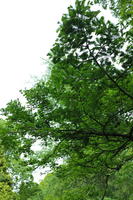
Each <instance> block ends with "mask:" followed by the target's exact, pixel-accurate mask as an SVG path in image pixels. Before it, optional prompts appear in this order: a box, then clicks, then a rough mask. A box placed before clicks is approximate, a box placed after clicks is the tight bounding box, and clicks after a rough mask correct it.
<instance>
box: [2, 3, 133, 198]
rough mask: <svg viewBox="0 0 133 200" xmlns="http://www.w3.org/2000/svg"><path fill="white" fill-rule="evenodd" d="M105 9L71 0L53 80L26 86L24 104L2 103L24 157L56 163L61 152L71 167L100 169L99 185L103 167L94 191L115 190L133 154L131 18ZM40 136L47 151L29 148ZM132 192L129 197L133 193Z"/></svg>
mask: <svg viewBox="0 0 133 200" xmlns="http://www.w3.org/2000/svg"><path fill="white" fill-rule="evenodd" d="M112 2H113V1H112ZM99 13H100V11H92V10H91V4H89V3H88V1H76V4H75V8H73V7H69V8H68V14H65V15H63V17H62V21H61V23H60V26H59V29H58V37H57V40H56V42H55V44H54V45H53V48H52V49H51V51H50V52H49V58H50V60H51V62H52V65H53V66H52V69H51V74H50V77H49V79H48V81H43V80H41V81H39V82H38V83H37V84H35V86H34V87H33V88H31V89H29V90H25V91H23V95H24V96H25V98H26V100H27V105H26V106H22V105H21V103H20V102H19V100H16V101H11V102H10V103H9V104H8V105H7V107H6V108H5V109H3V113H4V114H5V116H6V117H7V123H8V127H9V128H10V131H11V132H12V133H13V137H16V139H14V140H15V142H16V141H17V142H19V145H17V150H16V152H17V153H18V154H19V156H20V155H21V154H22V153H23V155H24V156H25V157H27V160H26V161H25V165H27V166H28V167H31V166H34V167H37V166H39V165H45V164H50V165H51V166H52V167H53V168H54V169H58V167H59V166H58V159H60V158H63V159H64V160H65V162H66V166H68V168H67V170H68V171H69V170H70V168H72V169H78V168H80V169H81V172H82V173H83V171H85V173H86V174H92V175H94V176H92V180H93V181H94V184H92V185H93V189H95V186H96V185H95V183H96V182H97V181H98V178H97V179H95V176H96V177H97V175H98V177H100V181H101V182H100V184H98V186H96V191H94V192H93V189H92V190H91V192H92V198H93V195H95V198H94V199H96V198H98V199H99V198H101V199H104V197H105V196H106V197H108V195H109V194H110V195H112V193H111V192H112V191H113V189H110V191H109V189H108V180H110V179H111V178H112V177H113V176H115V173H116V174H117V173H119V171H121V170H123V169H124V168H125V166H128V165H129V166H130V165H131V164H132V160H133V156H132V144H133V89H132V88H133V58H132V54H133V51H132V39H133V38H132V27H131V23H129V24H128V19H127V18H124V19H123V20H119V22H118V23H117V24H114V23H113V22H111V21H107V22H105V19H104V17H103V16H102V17H99ZM130 22H131V21H130ZM38 139H41V140H42V141H43V142H44V144H45V147H46V146H47V149H46V150H47V151H45V152H44V154H43V152H41V154H40V156H39V155H37V156H31V155H32V153H33V152H32V151H31V146H32V144H33V143H34V142H35V141H36V140H38ZM51 144H53V145H52V147H51ZM60 171H61V172H60V173H61V174H62V173H63V169H62V167H61V170H60ZM77 176H79V174H78V175H77ZM75 177H76V176H74V178H75ZM117 177H118V179H120V175H118V176H116V179H117ZM52 178H53V176H52ZM89 178H90V177H89ZM55 179H56V178H55ZM74 180H76V178H75V179H74ZM77 180H78V179H77ZM82 180H83V179H82ZM124 180H126V179H124ZM81 182H82V181H81ZM112 182H113V181H112ZM112 182H111V184H112ZM109 183H110V182H109ZM67 184H68V183H67ZM114 184H115V183H114ZM60 187H61V186H60ZM63 187H64V186H63ZM86 187H87V189H86ZM100 187H102V188H103V189H100ZM77 188H79V186H77ZM77 188H76V189H75V190H76V192H75V194H76V193H77V190H78V189H77ZM97 188H98V189H97ZM110 188H113V187H112V185H111V186H110ZM118 188H119V186H118ZM85 190H86V191H87V190H88V183H87V185H86V186H85ZM97 190H98V192H97ZM129 190H131V189H130V186H129ZM83 191H84V189H83ZM109 192H110V193H109ZM72 193H74V191H72ZM81 193H82V194H83V193H84V192H81ZM130 194H131V193H130V192H129V194H127V197H125V199H126V198H127V199H128V198H132V197H131V195H130ZM78 195H80V194H79V193H78ZM88 195H90V193H88ZM113 195H114V196H112V197H111V198H116V199H117V198H118V196H117V194H116V195H115V194H113ZM123 195H124V194H123ZM70 196H71V195H70ZM51 198H52V197H51ZM66 198H67V197H65V199H66ZM75 198H76V197H75ZM85 198H86V199H87V198H88V197H84V198H83V199H85ZM89 198H90V197H89ZM109 198H110V197H109ZM120 198H121V197H120ZM70 199H73V198H72V197H71V198H70ZM77 199H82V197H79V196H78V197H77Z"/></svg>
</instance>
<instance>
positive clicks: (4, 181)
mask: <svg viewBox="0 0 133 200" xmlns="http://www.w3.org/2000/svg"><path fill="white" fill-rule="evenodd" d="M7 170H8V165H7V162H6V159H5V157H4V154H3V151H2V146H1V150H0V199H1V200H16V199H17V196H16V194H15V192H13V187H12V184H13V183H12V180H11V177H10V175H9V173H8V171H7Z"/></svg>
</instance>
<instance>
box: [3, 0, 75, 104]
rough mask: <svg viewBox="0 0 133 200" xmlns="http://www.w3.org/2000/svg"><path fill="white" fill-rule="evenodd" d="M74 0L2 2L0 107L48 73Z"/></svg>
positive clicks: (10, 0) (9, 0) (6, 0)
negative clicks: (58, 31)
mask: <svg viewBox="0 0 133 200" xmlns="http://www.w3.org/2000/svg"><path fill="white" fill-rule="evenodd" d="M71 3H74V0H0V107H3V106H5V105H6V103H7V102H8V101H10V99H14V98H16V97H18V96H19V90H20V89H22V88H24V87H25V86H26V85H27V83H28V82H29V81H30V80H31V77H32V76H40V74H42V73H44V72H45V70H46V66H45V65H44V64H43V61H42V59H41V57H43V58H45V57H46V54H47V53H48V52H49V49H50V47H51V46H52V44H53V43H54V41H55V39H56V29H57V27H58V24H57V22H58V21H60V19H61V16H62V14H63V13H65V12H66V11H67V7H68V6H69V5H70V4H71Z"/></svg>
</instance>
